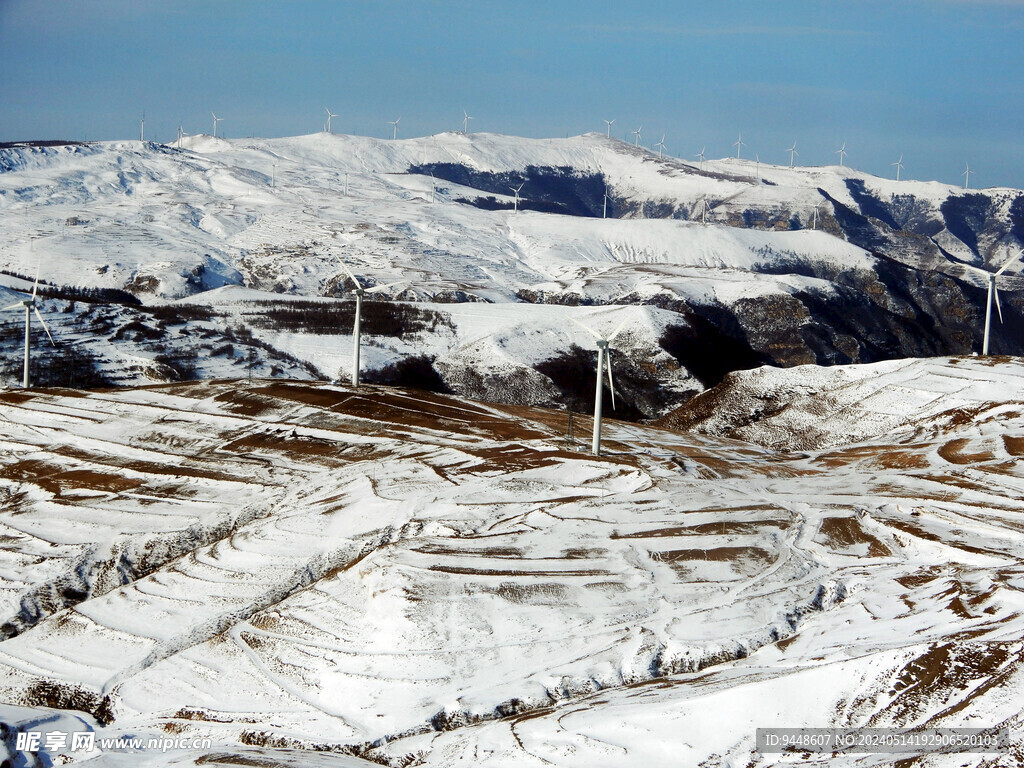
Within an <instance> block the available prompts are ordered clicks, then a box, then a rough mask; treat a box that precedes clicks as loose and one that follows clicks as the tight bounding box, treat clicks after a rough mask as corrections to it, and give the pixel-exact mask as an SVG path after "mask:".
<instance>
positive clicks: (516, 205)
mask: <svg viewBox="0 0 1024 768" xmlns="http://www.w3.org/2000/svg"><path fill="white" fill-rule="evenodd" d="M524 184H526V182H525V181H524V182H523V183H522V184H520V185H519V186H518V187H509V189H511V190H512V191H513V192H515V193H516V202H515V210H513V211H512V212H513V213H519V190H521V189H522V188H523V185H524Z"/></svg>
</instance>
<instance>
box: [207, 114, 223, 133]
mask: <svg viewBox="0 0 1024 768" xmlns="http://www.w3.org/2000/svg"><path fill="white" fill-rule="evenodd" d="M210 114H211V115H213V138H215V139H216V138H217V123H219V122H220V121H221V120H223V119H224V118H223V117H217V116H216V115H214V114H213V112H211V113H210Z"/></svg>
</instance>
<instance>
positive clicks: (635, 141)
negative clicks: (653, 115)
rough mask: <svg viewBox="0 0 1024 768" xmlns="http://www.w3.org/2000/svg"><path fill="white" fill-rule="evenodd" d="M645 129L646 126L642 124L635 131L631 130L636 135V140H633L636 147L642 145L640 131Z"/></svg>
mask: <svg viewBox="0 0 1024 768" xmlns="http://www.w3.org/2000/svg"><path fill="white" fill-rule="evenodd" d="M643 129H644V127H643V126H642V125H641V126H640V127H639V128H637V129H636V130H635V131H631V133H632V134H633V135H634V136H636V139H635V140H634V142H633V146H634V147H639V146H640V131H642V130H643Z"/></svg>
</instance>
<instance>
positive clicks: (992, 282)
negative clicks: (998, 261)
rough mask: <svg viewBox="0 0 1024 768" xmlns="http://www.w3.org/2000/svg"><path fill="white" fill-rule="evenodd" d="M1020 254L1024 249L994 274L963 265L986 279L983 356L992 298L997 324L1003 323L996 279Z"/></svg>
mask: <svg viewBox="0 0 1024 768" xmlns="http://www.w3.org/2000/svg"><path fill="white" fill-rule="evenodd" d="M1022 253H1024V248H1021V249H1020V250H1019V251H1017V253H1015V254H1014V255H1013V256H1012V257H1011V258H1010V259H1008V260H1007V262H1006V263H1005V264H1003V266H1001V267H1000V268H999V269H998V270H996V271H995V272H988V271H987V270H984V269H978V268H977V267H972V266H971V265H970V264H965V265H964V266H966V267H967V268H968V269H973V270H974V271H975V272H977V273H978V274H980V275H984V276H985V277H986V278H988V301H987V303H986V305H985V335H984V337H983V339H982V342H981V354H983V355H987V354H988V332H989V327H990V326H991V323H992V299H993V298H994V299H995V302H996V311H997V312H999V322H1000V323H1001V322H1003V308H1002V307H1001V306H1000V305H999V289H998V288H996V278H997V277H999V275H1001V274H1003V272H1005V271H1006V270H1007V269H1009V267H1010V265H1011V264H1013V262H1015V261H1016V260H1017V259H1019V258H1020V255H1021V254H1022Z"/></svg>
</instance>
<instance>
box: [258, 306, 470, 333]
mask: <svg viewBox="0 0 1024 768" xmlns="http://www.w3.org/2000/svg"><path fill="white" fill-rule="evenodd" d="M255 306H256V307H259V311H256V312H247V313H246V320H247V321H248V322H249V323H250V325H252V326H254V327H256V328H266V329H270V330H279V331H291V332H293V333H313V334H331V335H333V334H337V333H349V332H350V331H351V328H352V324H353V322H354V321H355V306H356V305H355V302H354V301H346V302H324V301H289V302H271V301H266V302H255ZM439 326H444V327H447V328H451V329H454V326H453V325H452V321H451V319H450V318H449V317H447V316H446V315H443V314H441V313H440V312H435V311H434V310H430V309H422V308H420V307H416V306H412V305H410V304H403V303H398V302H391V301H364V302H363V310H362V332H363V333H365V334H367V335H370V336H392V337H401V336H404V335H406V334H411V333H417V332H419V331H436V330H437V329H438V327H439Z"/></svg>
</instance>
